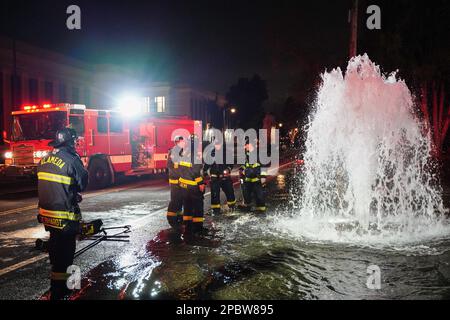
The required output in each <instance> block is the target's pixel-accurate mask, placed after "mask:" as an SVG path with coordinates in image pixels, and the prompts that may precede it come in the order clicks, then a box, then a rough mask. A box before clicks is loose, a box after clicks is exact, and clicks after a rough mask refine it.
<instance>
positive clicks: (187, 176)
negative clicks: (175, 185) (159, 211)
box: [179, 135, 205, 233]
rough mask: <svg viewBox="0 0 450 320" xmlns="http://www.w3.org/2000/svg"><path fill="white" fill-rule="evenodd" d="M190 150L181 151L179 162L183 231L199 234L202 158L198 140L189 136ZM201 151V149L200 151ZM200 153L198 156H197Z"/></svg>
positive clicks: (201, 213)
mask: <svg viewBox="0 0 450 320" xmlns="http://www.w3.org/2000/svg"><path fill="white" fill-rule="evenodd" d="M188 143H190V148H186V149H185V150H184V151H183V157H182V161H180V162H179V174H180V179H179V182H180V188H182V190H183V208H184V214H183V222H184V225H185V231H186V232H188V233H191V232H193V233H199V232H201V231H203V221H204V217H203V195H204V193H205V183H204V181H203V177H202V169H203V164H202V157H201V151H199V149H198V148H197V147H198V144H199V141H198V138H196V137H195V136H194V135H192V136H191V138H190V141H189V142H188ZM200 150H201V149H200ZM199 153H200V155H199Z"/></svg>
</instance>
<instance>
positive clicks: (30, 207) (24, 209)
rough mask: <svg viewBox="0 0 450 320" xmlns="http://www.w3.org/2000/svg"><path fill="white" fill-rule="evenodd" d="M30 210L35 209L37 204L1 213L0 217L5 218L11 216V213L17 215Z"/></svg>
mask: <svg viewBox="0 0 450 320" xmlns="http://www.w3.org/2000/svg"><path fill="white" fill-rule="evenodd" d="M31 209H37V204H33V205H31V206H27V207H22V208H16V209H11V210H6V211H2V212H0V217H1V216H6V215H8V214H12V213H17V212H20V211H26V210H31Z"/></svg>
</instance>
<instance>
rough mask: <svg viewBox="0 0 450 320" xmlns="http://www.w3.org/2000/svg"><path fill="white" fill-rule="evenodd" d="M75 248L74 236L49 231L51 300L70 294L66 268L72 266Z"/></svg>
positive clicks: (72, 234)
mask: <svg viewBox="0 0 450 320" xmlns="http://www.w3.org/2000/svg"><path fill="white" fill-rule="evenodd" d="M75 248H76V234H74V233H73V232H64V231H61V230H57V229H54V230H50V239H49V241H48V253H49V257H50V264H51V265H52V273H51V277H50V294H51V296H50V299H51V300H61V299H63V298H64V297H65V296H66V295H67V294H69V293H70V290H69V289H68V288H67V284H66V281H67V279H68V277H69V274H67V273H66V272H67V268H68V267H69V266H70V265H72V264H73V259H74V254H75Z"/></svg>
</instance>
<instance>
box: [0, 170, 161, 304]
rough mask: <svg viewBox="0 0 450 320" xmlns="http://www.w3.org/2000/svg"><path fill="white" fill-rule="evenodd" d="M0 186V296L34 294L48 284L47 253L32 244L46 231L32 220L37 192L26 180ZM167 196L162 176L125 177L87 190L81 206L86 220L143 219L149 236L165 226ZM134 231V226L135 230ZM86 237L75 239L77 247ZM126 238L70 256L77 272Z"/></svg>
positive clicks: (115, 250) (120, 248)
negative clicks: (96, 189)
mask: <svg viewBox="0 0 450 320" xmlns="http://www.w3.org/2000/svg"><path fill="white" fill-rule="evenodd" d="M2 187H3V188H2V189H1V190H0V299H36V298H39V297H40V296H41V295H42V294H43V293H45V291H46V290H47V289H48V284H49V281H48V275H49V266H48V259H47V255H46V254H43V253H42V252H40V251H37V250H35V249H34V243H35V240H36V239H37V238H45V237H47V236H48V234H47V233H46V232H45V230H44V228H43V226H42V225H40V224H39V223H38V222H37V220H36V213H37V209H36V203H37V197H36V196H37V194H36V190H35V184H34V183H33V182H30V181H21V182H18V183H13V182H12V183H11V184H7V185H5V184H3V185H2ZM168 198H169V189H168V186H167V183H166V180H165V179H163V178H162V177H152V178H148V177H146V178H141V179H126V180H124V181H121V182H119V184H118V185H116V186H114V187H112V188H108V189H105V190H100V191H91V192H87V193H86V194H85V195H84V199H83V202H82V203H81V209H82V212H83V218H84V219H85V220H86V221H89V220H92V219H97V218H101V219H102V220H103V222H104V226H117V225H125V224H126V225H131V226H132V228H133V229H139V228H140V227H142V226H144V225H146V234H145V235H143V236H144V237H148V238H149V239H151V238H152V237H154V236H155V235H156V234H157V232H158V231H159V230H160V229H161V228H167V225H166V221H165V211H166V206H167V201H168ZM136 233H138V232H136ZM87 243H89V242H86V241H83V242H78V244H77V249H79V248H82V247H83V246H85V245H86V244H87ZM129 246H130V244H127V243H119V242H103V243H101V244H100V245H99V246H97V247H95V248H94V249H92V250H91V251H89V252H86V253H85V254H83V255H81V256H80V257H79V258H77V259H76V260H75V262H74V263H75V264H76V265H78V266H80V268H81V270H82V273H86V272H87V271H88V270H89V269H90V268H92V267H94V266H96V265H98V264H99V263H101V262H102V261H105V260H107V259H109V258H111V257H112V256H114V255H116V254H119V253H123V252H124V251H126V250H128V248H129Z"/></svg>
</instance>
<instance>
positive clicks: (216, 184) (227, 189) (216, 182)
mask: <svg viewBox="0 0 450 320" xmlns="http://www.w3.org/2000/svg"><path fill="white" fill-rule="evenodd" d="M220 189H222V190H223V192H224V193H225V196H226V197H227V205H228V207H229V208H230V209H232V208H234V206H235V205H236V197H235V196H234V189H233V182H232V181H231V179H230V178H226V179H212V180H211V209H213V211H214V213H220Z"/></svg>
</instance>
